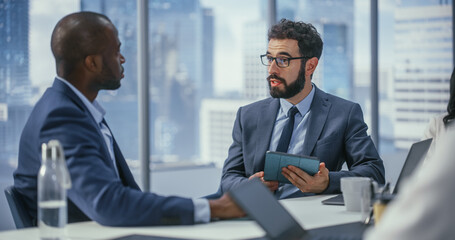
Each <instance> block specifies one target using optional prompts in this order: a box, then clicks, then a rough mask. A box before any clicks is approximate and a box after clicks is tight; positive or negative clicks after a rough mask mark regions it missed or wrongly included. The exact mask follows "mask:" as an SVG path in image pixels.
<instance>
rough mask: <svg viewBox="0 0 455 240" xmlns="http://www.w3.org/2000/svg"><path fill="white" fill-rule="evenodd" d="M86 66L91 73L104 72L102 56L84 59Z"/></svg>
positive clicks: (91, 56) (89, 56)
mask: <svg viewBox="0 0 455 240" xmlns="http://www.w3.org/2000/svg"><path fill="white" fill-rule="evenodd" d="M84 66H85V68H87V69H88V70H89V71H91V72H101V70H103V67H102V66H103V58H102V57H101V55H88V56H87V57H85V59H84Z"/></svg>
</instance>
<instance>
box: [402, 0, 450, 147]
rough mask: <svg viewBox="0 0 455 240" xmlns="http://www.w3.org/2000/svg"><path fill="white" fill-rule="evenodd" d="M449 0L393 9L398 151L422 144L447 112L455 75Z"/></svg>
mask: <svg viewBox="0 0 455 240" xmlns="http://www.w3.org/2000/svg"><path fill="white" fill-rule="evenodd" d="M452 49H453V46H452V6H451V3H450V1H440V0H437V1H435V0H431V1H411V0H402V1H400V2H398V5H397V7H396V10H395V64H394V66H395V67H394V100H395V106H394V112H395V119H394V126H395V129H394V133H395V146H396V147H398V148H408V147H409V146H410V144H411V143H412V142H415V141H418V140H419V139H420V138H421V137H422V135H423V131H424V129H425V127H426V125H427V124H428V121H429V119H430V118H431V117H433V116H435V115H437V114H439V113H442V112H444V111H445V109H446V106H447V101H448V98H449V78H450V75H451V72H452V70H453V59H452V58H453V56H452Z"/></svg>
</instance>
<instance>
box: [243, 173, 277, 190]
mask: <svg viewBox="0 0 455 240" xmlns="http://www.w3.org/2000/svg"><path fill="white" fill-rule="evenodd" d="M253 178H259V179H260V180H261V182H262V183H263V184H264V185H265V186H266V187H268V188H269V189H270V191H272V192H274V191H276V190H277V189H278V181H265V180H264V172H263V171H261V172H257V173H255V174H253V175H251V176H250V177H249V178H248V179H250V180H251V179H253Z"/></svg>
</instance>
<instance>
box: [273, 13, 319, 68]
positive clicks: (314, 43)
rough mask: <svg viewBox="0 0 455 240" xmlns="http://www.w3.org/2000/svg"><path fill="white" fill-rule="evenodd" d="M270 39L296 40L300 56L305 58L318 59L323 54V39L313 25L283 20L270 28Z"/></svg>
mask: <svg viewBox="0 0 455 240" xmlns="http://www.w3.org/2000/svg"><path fill="white" fill-rule="evenodd" d="M268 38H269V39H268V40H269V41H270V39H294V40H297V42H298V45H299V50H300V54H301V55H302V56H304V57H310V58H312V57H317V58H318V59H319V58H320V57H321V54H322V47H323V43H322V39H321V36H320V35H319V33H318V31H317V30H316V28H315V27H314V26H313V25H312V24H311V23H304V22H294V21H291V20H287V19H284V18H283V19H281V20H280V22H279V23H277V24H275V25H273V26H272V27H271V28H270V31H269V34H268Z"/></svg>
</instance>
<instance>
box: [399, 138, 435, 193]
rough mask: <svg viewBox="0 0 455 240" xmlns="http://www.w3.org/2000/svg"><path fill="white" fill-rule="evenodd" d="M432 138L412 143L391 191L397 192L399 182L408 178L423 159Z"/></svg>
mask: <svg viewBox="0 0 455 240" xmlns="http://www.w3.org/2000/svg"><path fill="white" fill-rule="evenodd" d="M432 140H433V139H432V138H429V139H426V140H423V141H420V142H416V143H414V144H412V146H411V149H410V150H409V153H408V156H407V157H406V161H405V162H404V164H403V167H402V168H401V172H400V175H399V176H398V180H397V183H396V184H395V188H394V189H393V193H398V187H399V186H400V183H401V182H402V181H403V180H404V179H406V178H408V177H409V176H410V175H411V174H412V173H413V172H414V169H415V168H416V167H417V166H418V165H419V163H420V162H422V161H423V159H425V157H426V156H427V152H428V149H429V148H430V145H431V141H432Z"/></svg>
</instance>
